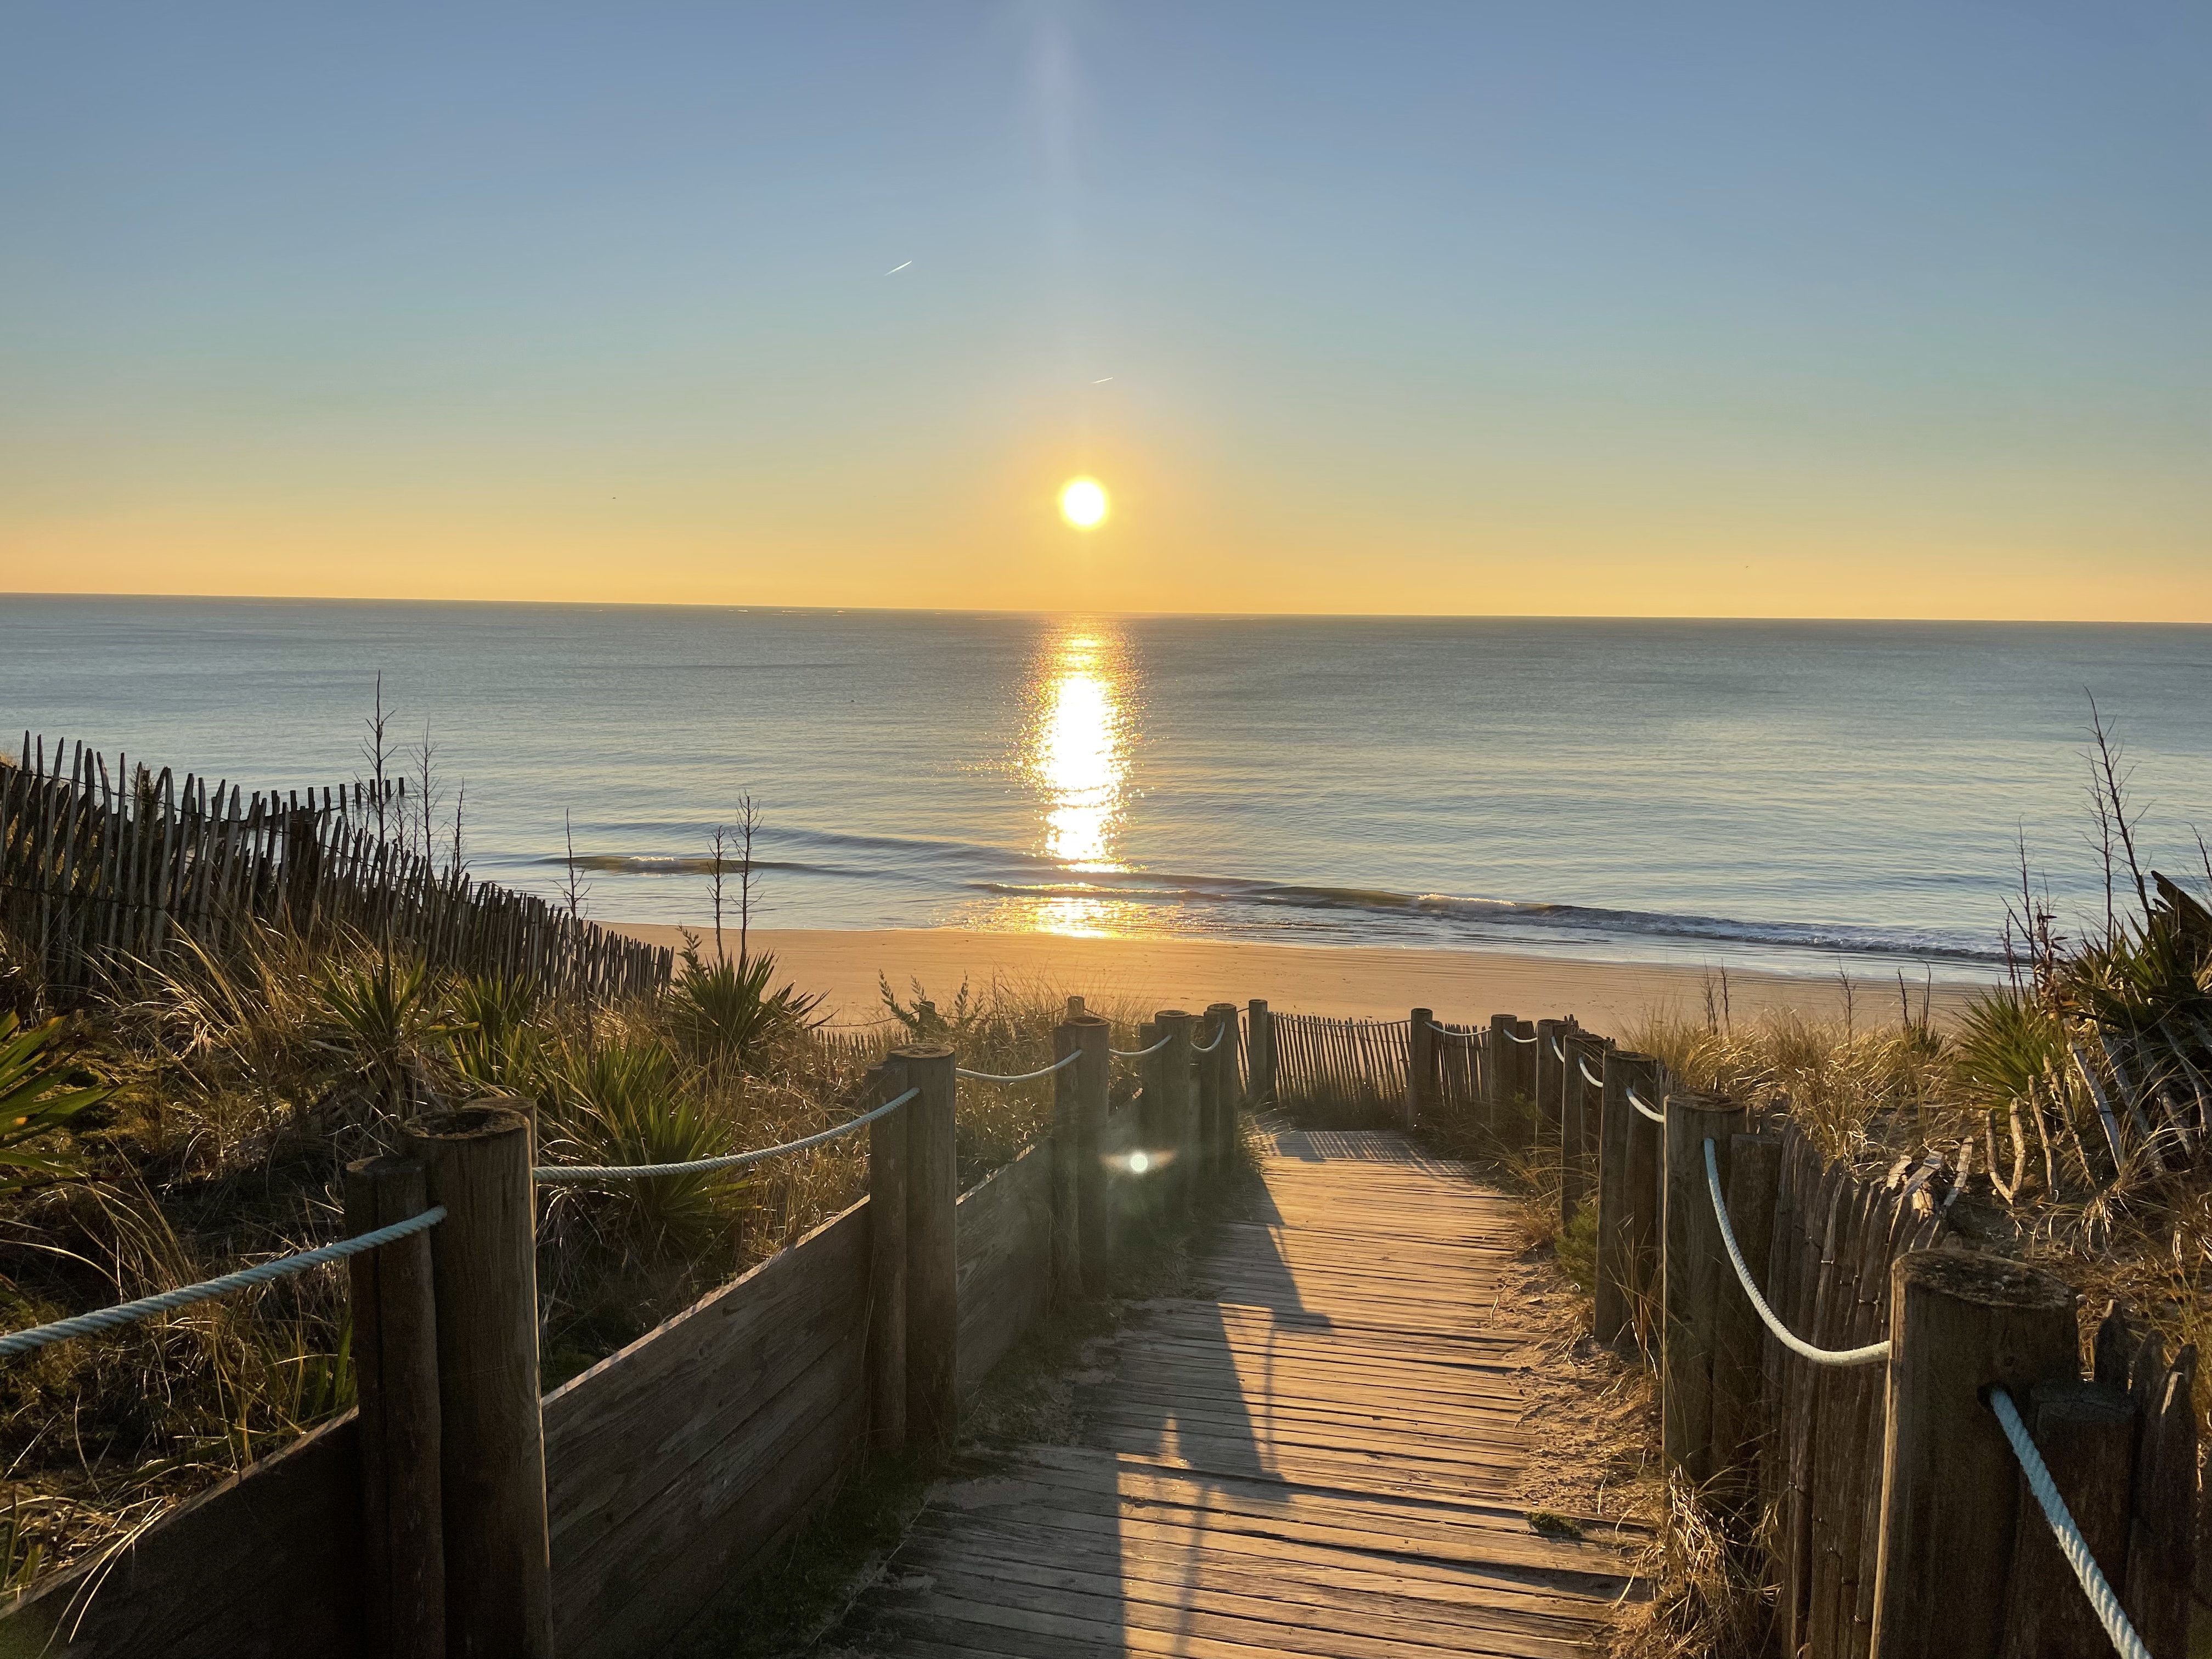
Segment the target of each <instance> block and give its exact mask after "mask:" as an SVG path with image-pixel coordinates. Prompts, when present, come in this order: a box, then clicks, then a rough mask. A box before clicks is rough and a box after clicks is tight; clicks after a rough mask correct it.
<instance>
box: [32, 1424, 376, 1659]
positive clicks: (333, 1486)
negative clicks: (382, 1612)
mask: <svg viewBox="0 0 2212 1659" xmlns="http://www.w3.org/2000/svg"><path fill="white" fill-rule="evenodd" d="M361 1566H362V1529H361V1447H360V1443H359V1440H358V1439H357V1437H356V1420H355V1419H354V1416H353V1414H352V1413H347V1414H346V1415H345V1416H344V1417H342V1418H340V1419H338V1420H337V1422H335V1423H331V1424H329V1425H325V1427H323V1428H320V1429H318V1430H316V1431H314V1432H313V1434H310V1435H307V1436H305V1437H302V1438H301V1439H299V1440H296V1441H295V1442H293V1443H292V1444H290V1445H289V1446H287V1447H286V1448H284V1449H283V1450H282V1451H280V1452H278V1453H276V1455H274V1456H271V1457H266V1458H264V1459H263V1460H262V1461H261V1462H258V1463H256V1464H254V1465H252V1468H249V1469H248V1470H247V1471H246V1473H245V1474H242V1475H233V1476H232V1477H230V1478H229V1479H228V1480H224V1481H223V1482H222V1484H221V1485H219V1486H215V1487H213V1488H212V1489H210V1491H207V1492H203V1493H201V1494H200V1495H199V1496H198V1497H197V1498H193V1499H192V1500H191V1502H189V1503H187V1504H182V1505H180V1506H179V1508H177V1509H175V1510H171V1511H170V1512H169V1513H168V1514H167V1515H166V1516H162V1517H161V1520H159V1521H158V1522H155V1524H154V1525H153V1526H151V1527H149V1528H147V1529H146V1530H145V1531H144V1532H143V1533H141V1534H139V1535H138V1536H137V1539H136V1540H135V1541H133V1542H132V1543H131V1544H130V1545H129V1546H128V1547H125V1549H123V1550H121V1551H120V1552H118V1553H117V1554H115V1555H114V1556H112V1557H103V1558H100V1559H94V1560H91V1561H87V1562H83V1563H81V1564H80V1565H76V1566H75V1567H72V1568H70V1570H69V1571H66V1572H61V1573H57V1574H55V1575H53V1576H52V1577H50V1578H46V1579H44V1580H42V1581H40V1583H38V1584H37V1585H36V1586H35V1587H34V1588H33V1589H32V1590H31V1592H30V1593H29V1594H28V1595H27V1596H26V1597H25V1598H24V1599H23V1600H22V1601H19V1602H17V1603H15V1606H13V1607H10V1608H9V1610H8V1611H7V1612H6V1613H0V1653H8V1654H11V1655H12V1654H15V1653H21V1654H24V1655H31V1654H38V1653H42V1652H48V1651H51V1652H53V1653H57V1654H59V1653H67V1654H69V1655H70V1656H71V1659H156V1656H159V1659H299V1656H301V1655H302V1654H316V1655H325V1654H326V1655H330V1656H332V1659H378V1656H374V1655H371V1654H369V1653H368V1650H367V1647H366V1644H365V1642H364V1637H365V1635H366V1629H365V1626H364V1622H363V1617H362V1614H363V1611H364V1609H363V1607H362V1583H361ZM64 1638H70V1639H69V1640H68V1643H67V1645H66V1646H65V1645H64ZM49 1639H52V1648H51V1649H49V1648H48V1646H47V1643H48V1641H49Z"/></svg>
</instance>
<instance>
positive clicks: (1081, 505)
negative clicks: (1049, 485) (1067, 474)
mask: <svg viewBox="0 0 2212 1659" xmlns="http://www.w3.org/2000/svg"><path fill="white" fill-rule="evenodd" d="M1106 508H1107V501H1106V486H1105V485H1104V484H1102V483H1099V482H1098V480H1097V479H1096V478H1070V479H1069V480H1068V481H1067V482H1066V483H1064V484H1062V485H1061V486H1060V517H1061V518H1063V519H1065V520H1067V521H1068V523H1070V524H1072V525H1073V526H1075V527H1076V528H1077V529H1078V530H1096V529H1097V528H1098V526H1100V525H1102V524H1104V523H1105V522H1106Z"/></svg>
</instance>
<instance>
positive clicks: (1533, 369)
mask: <svg viewBox="0 0 2212 1659" xmlns="http://www.w3.org/2000/svg"><path fill="white" fill-rule="evenodd" d="M2208 176H2212V9H2206V8H2205V7H2203V5H2202V4H2200V3H2193V0H2191V3H2172V4H2129V3H2116V4H2113V5H2109V6H2081V5H2067V6H2060V5H2056V4H2047V3H2040V0H2008V3H2003V4H1989V5H1979V4H1959V3H1948V0H1916V3H1900V4H1889V3H1879V0H1877V3H1863V4H1857V5H1852V6H1826V7H1809V6H1775V5H1771V4H1751V3H1745V4H1741V5H1713V4H1703V3H1683V4H1677V5H1668V6H1664V7H1659V6H1650V5H1648V4H1638V5H1630V4H1620V5H1595V4H1558V5H1535V4H1524V5H1519V6H1504V5H1491V4H1478V3H1474V0H1453V3H1449V4H1438V5H1433V6H1423V5H1415V4H1411V3H1401V4H1392V5H1383V6H1374V5H1342V4H1330V5H1319V4H1295V3H1283V0H1271V3H1256V4H1238V3H1208V4H1202V5H1200V4H1191V3H1188V0H1176V3H1146V0H1126V3H1104V0H1096V3H1088V4H1073V3H1064V0H1063V3H1047V0H1025V3H1004V0H916V3H900V0H882V3H873V4H869V5H866V6H837V7H829V6H820V5H798V4H793V5H733V4H728V3H714V4H698V5H677V4H663V3H651V0H646V3H625V4H623V5H621V6H613V5H603V6H600V7H596V8H589V7H579V6H572V5H564V4H548V3H533V4H531V5H528V6H522V5H513V6H509V5H496V4H477V5H462V6H454V5H450V4H448V5H441V6H436V7H428V6H424V7H410V6H407V5H404V4H396V3H395V4H385V5H380V6H376V7H347V8H340V7H320V6H317V7H303V6H299V5H296V4H286V5H281V6H280V5H276V4H269V5H259V6H248V5H239V4H232V3H225V0H199V3H195V4H193V5H191V6H161V5H155V4H151V3H141V4H98V3H94V4H87V3H83V0H73V3H46V0H32V3H23V0H9V3H6V4H4V5H0V592H8V591H15V592H29V591H43V592H191V593H250V594H300V595H346V596H364V597H384V596H408V597H422V598H453V599H590V600H599V601H605V600H635V601H641V602H653V603H671V602H673V603H697V604H750V605H893V606H904V605H915V606H933V607H940V606H949V607H958V608H975V609H1008V610H1069V609H1073V610H1110V611H1216V612H1220V611H1226V612H1244V611H1337V612H1382V613H1436V614H1540V615H1577V614H1579V615H1649V616H1680V615H1690V616H1808V617H2044V618H2082V619H2087V618H2103V619H2118V620H2159V621H2212V485H2208V483H2207V479H2208V478H2212V465H2208V462H2207V458H2208V456H2212V191H2209V190H2207V189H2206V187H2205V179H2207V177H2208ZM1076 476H1089V477H1096V478H1097V479H1098V480H1099V481H1101V482H1102V483H1103V484H1104V485H1105V487H1106V489H1107V490H1108V491H1109V495H1110V498H1111V502H1112V512H1111V516H1110V517H1109V519H1108V520H1107V521H1106V523H1105V524H1104V525H1103V526H1101V527H1099V528H1098V529H1096V530H1094V531H1091V532H1079V531H1077V530H1074V529H1072V528H1070V527H1069V526H1067V525H1066V523H1064V522H1063V521H1062V520H1061V518H1060V515H1059V513H1057V511H1056V510H1055V499H1056V495H1057V493H1058V491H1059V490H1060V487H1061V485H1062V484H1063V483H1064V482H1065V481H1066V480H1067V479H1069V478H1070V477H1076Z"/></svg>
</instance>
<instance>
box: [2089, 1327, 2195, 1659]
mask: <svg viewBox="0 0 2212 1659" xmlns="http://www.w3.org/2000/svg"><path fill="white" fill-rule="evenodd" d="M2196 1381H2197V1350H2196V1348H2195V1346H2193V1345H2192V1346H2188V1347H2185V1348H2184V1349H2182V1351H2181V1352H2179V1353H2178V1354H2176V1355H2175V1356H2174V1358H2173V1364H2172V1365H2171V1366H2169V1365H2168V1364H2166V1347H2165V1344H2164V1343H2162V1342H2161V1341H2160V1340H2159V1338H2158V1337H2157V1335H2156V1334H2152V1335H2151V1336H2150V1337H2148V1339H2147V1340H2145V1341H2144V1342H2143V1343H2142V1346H2141V1347H2140V1348H2139V1349H2138V1350H2137V1351H2136V1355H2135V1360H2134V1364H2133V1365H2132V1366H2131V1367H2130V1385H2131V1389H2132V1397H2133V1400H2134V1403H2135V1407H2136V1424H2137V1428H2136V1458H2135V1481H2134V1486H2133V1494H2132V1499H2131V1502H2130V1511H2131V1519H2130V1526H2129V1537H2128V1546H2127V1553H2128V1566H2127V1572H2126V1574H2125V1576H2124V1581H2123V1580H2122V1579H2120V1578H2113V1588H2114V1589H2118V1591H2119V1592H2120V1603H2121V1605H2122V1606H2123V1607H2125V1608H2126V1609H2127V1613H2128V1619H2129V1621H2130V1623H2132V1624H2133V1625H2134V1626H2135V1627H2136V1635H2138V1636H2140V1637H2142V1639H2143V1645H2144V1646H2145V1647H2147V1648H2148V1649H2149V1650H2151V1653H2152V1654H2153V1656H2154V1659H2165V1656H2166V1655H2167V1654H2170V1653H2171V1654H2180V1653H2185V1652H2187V1651H2188V1649H2189V1621H2190V1598H2191V1584H2192V1583H2193V1581H2194V1580H2195V1577H2196V1574H2197V1536H2196V1518H2197V1516H2196V1509H2197V1486H2196V1480H2195V1475H2196V1471H2197V1413H2196V1410H2195V1408H2194V1406H2193V1405H2192V1403H2191V1394H2192V1393H2193V1392H2194V1388H2195V1383H2196ZM2097 1559H2098V1560H2099V1561H2100V1563H2101V1562H2103V1561H2104V1560H2105V1558H2104V1557H2103V1556H2102V1555H2100V1556H2098V1558H2097ZM2106 1577H2108V1578H2111V1577H2112V1572H2111V1570H2110V1569H2109V1567H2108V1568H2107V1570H2106Z"/></svg>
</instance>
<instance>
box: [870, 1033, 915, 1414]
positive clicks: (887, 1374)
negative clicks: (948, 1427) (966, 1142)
mask: <svg viewBox="0 0 2212 1659" xmlns="http://www.w3.org/2000/svg"><path fill="white" fill-rule="evenodd" d="M871 1082H872V1087H871V1090H870V1098H872V1099H873V1100H874V1101H875V1102H876V1103H878V1105H880V1104H881V1103H883V1102H884V1101H886V1100H893V1099H896V1098H897V1097H899V1096H900V1095H902V1094H904V1093H905V1092H906V1091H907V1089H908V1086H909V1085H908V1082H907V1075H906V1067H905V1066H902V1065H901V1064H900V1063H899V1062H898V1061H897V1060H889V1061H886V1062H885V1063H884V1065H882V1066H878V1067H877V1068H876V1070H875V1071H874V1073H872V1074H871ZM912 1112H913V1108H912V1106H911V1105H910V1104H909V1105H907V1106H902V1107H900V1108H899V1109H898V1110H896V1112H892V1113H890V1115H887V1116H884V1117H879V1118H878V1119H877V1120H876V1121H874V1122H873V1123H871V1124H870V1125H868V1439H869V1443H871V1444H872V1445H873V1446H874V1447H875V1448H876V1449H878V1450H879V1451H892V1452H895V1451H898V1450H900V1449H902V1448H903V1447H904V1446H905V1445H906V1364H907V1355H906V1303H907V1273H906V1247H907V1229H908V1219H907V1202H906V1192H907V1162H908V1154H907V1124H908V1119H909V1118H910V1117H911V1115H912Z"/></svg>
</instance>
